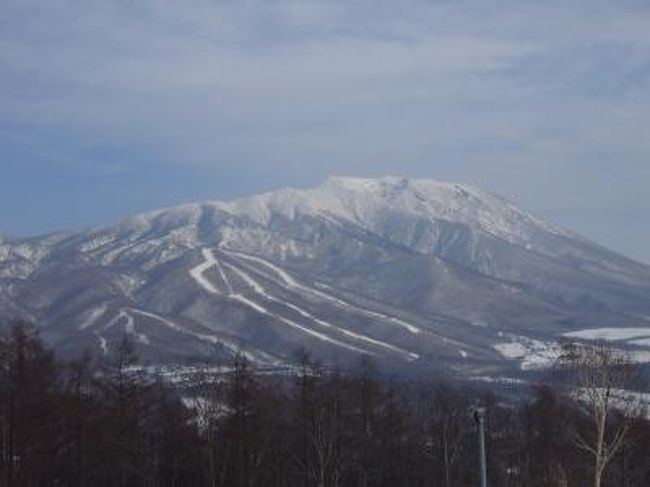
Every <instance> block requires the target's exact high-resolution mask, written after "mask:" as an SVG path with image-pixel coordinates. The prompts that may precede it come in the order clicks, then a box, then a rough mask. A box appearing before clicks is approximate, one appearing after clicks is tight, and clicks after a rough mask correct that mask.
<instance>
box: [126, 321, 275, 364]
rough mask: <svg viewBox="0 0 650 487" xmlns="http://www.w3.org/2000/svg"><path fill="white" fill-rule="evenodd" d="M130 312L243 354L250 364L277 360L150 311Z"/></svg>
mask: <svg viewBox="0 0 650 487" xmlns="http://www.w3.org/2000/svg"><path fill="white" fill-rule="evenodd" d="M130 311H131V312H133V313H135V314H139V315H141V316H145V317H147V318H151V319H153V320H156V321H158V322H159V323H162V324H163V325H165V326H167V327H168V328H170V329H172V330H174V331H176V332H178V333H181V334H185V335H190V336H193V337H194V338H197V339H199V340H202V341H206V342H209V343H212V344H213V345H222V346H224V347H226V348H227V349H229V350H230V351H231V352H233V353H241V354H242V355H244V357H246V359H247V360H249V361H250V362H253V363H264V364H266V363H269V362H273V363H275V362H276V361H275V360H273V359H271V358H270V355H268V354H264V353H262V352H259V353H257V354H255V353H252V352H249V351H246V350H243V349H242V347H241V345H239V344H236V343H234V342H232V341H229V340H226V339H224V338H222V337H218V336H216V335H208V334H205V333H197V332H194V331H191V330H188V329H186V328H183V327H181V326H179V325H177V324H176V323H174V322H173V321H171V320H169V319H167V318H164V317H162V316H160V315H157V314H155V313H151V312H149V311H143V310H139V309H131V310H130Z"/></svg>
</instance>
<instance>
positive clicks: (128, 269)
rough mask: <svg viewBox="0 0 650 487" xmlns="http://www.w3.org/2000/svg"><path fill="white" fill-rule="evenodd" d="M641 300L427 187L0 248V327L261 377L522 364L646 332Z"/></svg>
mask: <svg viewBox="0 0 650 487" xmlns="http://www.w3.org/2000/svg"><path fill="white" fill-rule="evenodd" d="M649 296H650V268H649V267H648V266H645V265H643V264H640V263H638V262H634V261H632V260H630V259H627V258H625V257H623V256H620V255H618V254H616V253H614V252H611V251H609V250H607V249H605V248H603V247H601V246H599V245H597V244H594V243H592V242H590V241H588V240H586V239H584V238H582V237H579V236H577V235H575V234H573V233H572V232H570V231H568V230H566V229H563V228H560V227H558V226H554V225H550V224H548V223H545V222H543V221H541V220H539V219H538V218H536V217H534V216H532V215H531V214H529V213H527V212H525V211H522V210H521V209H519V208H517V207H516V206H515V205H513V204H512V203H511V202H509V201H507V200H505V199H503V198H500V197H498V196H495V195H493V194H490V193H487V192H485V191H482V190H480V189H477V188H473V187H469V186H465V185H459V184H450V183H441V182H437V181H432V180H408V179H403V178H393V177H388V178H382V179H360V178H330V179H328V180H327V181H325V182H324V183H323V184H321V185H320V186H318V187H316V188H312V189H283V190H279V191H275V192H271V193H266V194H261V195H256V196H251V197H248V198H242V199H238V200H235V201H229V202H221V201H214V202H213V201H210V202H204V203H197V204H190V205H185V206H181V207H177V208H171V209H166V210H160V211H155V212H151V213H146V214H142V215H137V216H135V217H132V218H128V219H125V220H123V221H120V222H117V223H115V224H114V225H109V226H103V227H97V228H91V229H87V230H82V231H65V232H60V233H55V234H51V235H47V236H44V237H37V238H30V239H18V240H16V239H12V240H0V316H4V317H5V318H10V317H21V318H24V319H29V320H33V321H36V322H37V323H39V324H40V325H41V326H42V329H43V334H44V336H45V337H46V338H47V339H48V340H50V341H51V342H52V343H54V344H55V346H56V347H57V348H58V349H59V350H60V351H61V352H62V353H74V352H76V351H79V350H81V349H83V348H91V349H94V350H95V351H96V352H97V353H102V354H104V353H110V351H111V349H112V347H114V346H115V341H116V340H117V339H119V337H121V336H122V335H123V334H124V333H127V334H130V335H131V336H132V337H133V339H134V340H135V341H136V343H138V346H139V351H140V355H141V356H142V358H143V359H144V360H145V361H148V362H154V363H190V362H193V361H196V360H217V361H219V360H226V359H227V358H228V357H229V356H231V355H232V354H234V353H236V352H237V351H238V350H241V351H243V352H244V353H245V354H247V356H248V357H249V358H250V359H251V360H252V361H254V362H256V363H259V364H261V365H268V366H274V365H278V364H284V363H287V362H289V361H291V360H292V356H293V354H294V352H295V350H296V349H297V348H299V347H304V348H308V349H311V350H312V351H313V352H314V354H315V355H316V356H318V357H320V358H321V359H323V360H324V361H326V362H330V363H334V362H336V363H340V364H346V363H349V362H350V361H352V360H356V359H357V358H358V357H359V355H361V354H368V355H371V356H373V357H375V358H376V359H377V360H378V361H380V362H382V363H384V364H386V365H387V366H391V367H394V368H395V370H405V371H420V372H422V371H426V370H429V369H432V368H436V369H440V368H441V367H442V368H445V369H448V370H453V371H456V372H462V373H467V374H475V375H476V374H482V373H488V372H489V371H491V370H495V368H499V367H505V368H507V367H509V366H517V367H521V366H523V367H529V366H530V367H532V366H534V365H535V364H536V363H537V362H538V361H543V360H545V359H547V358H548V357H547V356H548V355H549V353H551V352H549V350H552V347H551V346H550V345H549V344H550V343H552V341H553V340H554V339H555V338H556V337H557V336H559V335H562V334H566V333H572V332H576V331H579V330H581V329H590V328H595V327H599V326H602V327H610V328H611V327H613V328H617V327H636V328H638V327H646V326H650V299H649ZM632 348H635V345H632ZM637 348H639V349H640V351H643V350H645V349H644V348H643V347H642V346H639V347H637ZM513 359H514V360H513ZM517 359H519V360H517Z"/></svg>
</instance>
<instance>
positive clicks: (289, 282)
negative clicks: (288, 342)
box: [226, 251, 419, 360]
mask: <svg viewBox="0 0 650 487" xmlns="http://www.w3.org/2000/svg"><path fill="white" fill-rule="evenodd" d="M226 253H227V254H229V255H233V256H237V257H241V258H244V259H247V260H250V261H253V262H256V263H258V264H261V265H262V266H264V267H266V268H268V269H270V270H272V271H273V272H274V273H275V274H276V275H277V276H279V277H280V279H281V280H282V282H283V283H284V284H285V285H286V286H288V287H289V288H293V289H297V290H300V291H304V292H306V293H309V294H315V295H317V296H320V297H322V298H325V299H327V300H330V301H331V300H332V299H335V300H336V301H340V300H338V299H336V298H333V297H332V296H330V295H327V294H326V293H323V292H322V291H318V290H316V289H312V288H309V287H307V286H304V285H302V284H300V283H299V282H298V281H297V280H296V279H294V278H293V277H292V276H291V275H290V274H289V273H288V272H286V271H285V270H283V269H281V268H280V267H278V266H277V265H275V264H273V263H271V262H268V261H266V260H264V259H261V258H259V257H256V256H253V255H249V254H244V253H242V252H234V251H226ZM226 265H227V266H228V267H229V268H230V269H232V270H233V271H235V273H236V274H237V275H239V276H240V277H241V278H242V279H243V280H244V281H245V282H247V283H248V284H249V285H250V286H251V287H253V289H255V291H256V292H258V293H260V294H262V295H263V296H265V297H266V298H267V299H269V300H272V301H276V302H279V303H281V304H283V305H284V306H287V307H289V308H291V309H293V310H294V311H296V312H298V313H299V314H300V315H301V316H303V317H304V318H307V319H309V320H311V321H313V322H315V323H317V324H319V325H321V326H323V327H326V328H332V329H335V330H336V331H338V332H340V333H343V334H344V335H347V336H349V337H351V338H353V339H355V340H361V341H365V342H367V343H370V344H372V345H375V346H379V347H382V348H386V349H388V350H391V351H393V352H397V353H399V354H401V355H404V356H406V357H407V359H408V360H417V359H418V358H419V355H418V354H416V353H413V352H408V351H406V350H403V349H401V348H399V347H396V346H393V345H390V344H388V343H386V342H383V341H381V340H377V339H375V338H371V337H369V336H367V335H363V334H359V333H354V332H352V331H350V330H348V329H346V328H341V327H338V326H336V325H333V324H331V323H328V322H326V321H323V320H321V319H318V318H316V317H315V316H313V315H312V314H311V313H309V312H307V311H305V310H304V309H302V308H300V307H298V306H296V305H294V304H291V303H289V302H287V301H280V300H278V299H276V298H274V297H272V296H270V295H269V294H268V293H266V292H265V291H264V289H263V288H262V286H260V285H259V283H257V282H256V281H254V280H253V279H252V278H250V276H248V275H246V274H245V273H244V272H243V271H241V270H239V269H237V268H235V267H233V266H232V265H230V264H226ZM365 312H366V313H368V310H365ZM371 313H372V312H371ZM389 319H390V320H391V321H392V320H397V319H396V318H390V317H389ZM397 322H400V320H397ZM402 323H404V322H402ZM407 325H408V326H409V327H411V325H409V324H407ZM413 329H415V330H417V332H419V329H417V328H415V327H412V328H411V330H410V331H412V330H413Z"/></svg>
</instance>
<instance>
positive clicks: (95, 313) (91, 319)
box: [78, 304, 108, 330]
mask: <svg viewBox="0 0 650 487" xmlns="http://www.w3.org/2000/svg"><path fill="white" fill-rule="evenodd" d="M107 309H108V308H107V306H106V305H105V304H103V305H102V306H100V307H99V308H94V309H93V310H91V311H90V314H89V316H88V317H87V318H86V319H85V320H84V322H83V323H81V324H80V325H79V327H78V329H79V330H85V329H86V328H89V327H91V326H92V325H94V324H95V323H96V322H97V320H98V319H99V318H100V317H101V316H102V315H103V314H104V313H105V312H106V310H107Z"/></svg>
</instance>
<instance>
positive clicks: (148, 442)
mask: <svg viewBox="0 0 650 487" xmlns="http://www.w3.org/2000/svg"><path fill="white" fill-rule="evenodd" d="M571 347H573V348H571ZM112 348H114V350H115V353H114V354H113V355H112V356H111V357H110V358H109V359H108V360H98V359H96V358H93V357H91V356H89V355H84V356H83V357H81V358H79V359H76V360H73V361H62V360H58V359H57V358H56V357H55V355H54V354H53V352H52V351H51V350H49V349H48V348H46V347H45V346H44V344H43V343H42V341H41V339H40V338H39V336H38V333H37V331H36V329H35V328H34V327H30V326H26V325H22V324H16V325H13V326H12V327H10V329H9V330H8V331H6V332H5V333H4V334H3V335H2V337H0V485H4V486H7V487H13V486H21V487H22V486H93V487H94V486H97V487H102V486H111V487H112V486H119V487H126V486H152V487H154V486H170V487H171V486H209V487H216V486H242V487H244V486H246V487H253V486H318V487H325V486H355V487H356V486H391V487H392V486H442V487H463V486H474V485H477V482H478V472H477V431H476V425H475V423H474V422H473V420H472V417H471V415H470V413H469V411H470V407H471V406H472V405H474V404H480V405H481V406H482V407H484V408H485V410H486V418H487V434H486V438H487V440H486V441H487V452H488V455H487V459H488V479H489V482H488V485H490V486H503V487H510V486H512V487H515V486H516V487H525V486H530V487H552V486H578V487H581V486H594V485H603V486H612V487H614V486H617V487H618V486H622V487H633V486H638V487H641V486H648V485H650V450H649V448H650V422H648V421H647V420H646V419H645V416H644V414H643V412H642V411H640V410H638V411H637V410H635V411H633V412H632V411H626V410H625V408H621V407H620V402H619V404H616V401H614V392H613V391H615V388H614V387H613V386H615V385H616V383H615V379H617V378H618V377H620V374H621V372H620V371H621V364H619V363H614V362H612V363H609V362H608V363H607V366H608V367H609V366H611V369H608V370H609V371H610V372H612V371H616V373H611V374H610V375H609V376H608V377H605V376H606V375H607V374H605V375H603V374H604V369H602V366H603V363H602V361H601V362H597V363H596V366H598V367H601V370H600V376H598V377H600V378H601V379H602V378H603V377H605V379H604V380H605V382H598V383H597V384H596V386H597V387H596V389H597V390H598V391H600V392H599V393H598V394H595V395H594V393H593V391H591V393H592V395H591V396H589V384H587V383H584V382H583V383H579V387H577V388H574V389H573V392H574V393H571V390H569V389H567V388H565V387H558V386H550V385H540V386H536V387H534V388H533V390H532V392H531V393H530V394H528V395H526V396H525V397H524V396H522V397H521V398H520V399H517V400H505V399H504V398H501V397H497V396H495V395H493V394H491V393H489V392H485V391H482V390H476V389H472V388H469V387H467V386H465V385H458V384H451V383H434V382H424V381H403V380H387V379H382V378H381V377H380V375H379V374H378V373H377V371H376V369H375V367H374V365H373V363H372V362H371V361H369V360H368V359H367V358H363V359H361V361H360V363H359V365H358V367H356V369H355V370H352V371H336V370H330V369H326V368H324V367H323V366H321V365H320V364H319V363H318V362H316V361H314V360H313V359H312V358H311V357H310V354H309V353H308V352H306V351H300V352H298V353H297V354H296V365H295V368H294V370H293V373H292V374H290V375H278V374H268V373H265V374H262V373H258V372H257V371H255V370H254V368H253V367H252V366H251V364H250V363H248V362H247V361H246V360H245V358H244V357H243V356H239V357H237V358H236V359H235V360H234V362H233V363H232V364H229V366H228V367H227V368H224V369H223V370H221V371H219V372H214V371H213V370H212V369H206V370H205V371H203V372H201V371H199V372H197V373H196V374H195V376H194V377H193V378H192V380H191V381H190V383H189V384H185V385H184V386H183V387H182V388H180V387H178V386H175V385H173V384H169V383H168V382H166V381H164V380H162V379H161V378H160V377H156V376H155V375H153V376H152V375H151V374H144V373H142V372H141V371H140V369H138V368H137V367H134V365H135V364H136V362H137V357H136V355H135V353H134V350H133V346H132V344H131V343H130V342H129V340H128V339H126V338H125V339H124V340H122V341H121V342H120V343H119V344H115V346H114V347H112ZM586 350H587V351H588V350H591V351H593V349H592V348H585V347H582V348H581V347H576V346H575V345H572V346H570V347H567V348H566V351H567V354H566V358H567V360H569V361H570V363H571V364H572V365H573V366H574V367H575V368H576V370H577V372H576V373H575V374H573V375H572V377H575V378H578V379H580V378H583V377H587V378H589V379H594V378H595V379H594V380H596V379H598V377H597V374H594V376H593V377H592V376H589V375H588V374H586V372H585V370H586V369H585V367H587V366H590V364H589V363H587V362H588V360H587V359H589V360H594V357H593V356H588V353H586V352H585V351H586ZM605 351H606V352H607V353H610V352H608V351H607V350H605ZM596 358H597V357H596ZM591 365H593V364H591ZM608 381H609V382H608ZM603 384H604V385H605V386H607V385H608V384H609V385H610V386H611V388H610V389H611V390H610V392H605V393H603V392H602V390H603V387H602V386H603ZM592 385H593V384H592ZM605 389H606V388H605ZM576 390H577V391H578V392H579V394H577V395H576V394H575V391H576ZM594 397H595V398H596V401H592V400H591V399H593V398H594ZM598 401H600V402H598ZM602 401H606V402H605V404H603V402H602ZM607 401H609V402H607Z"/></svg>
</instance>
